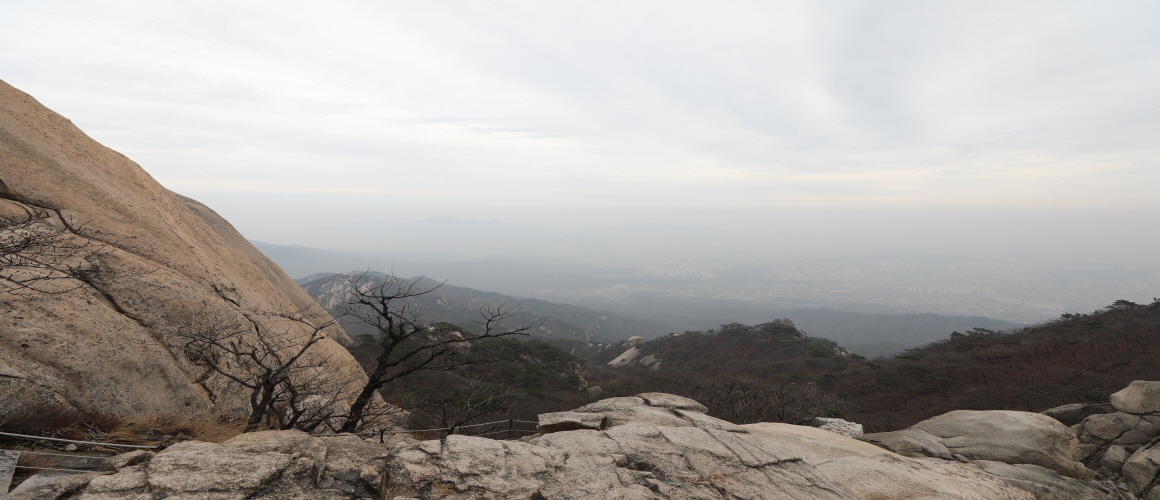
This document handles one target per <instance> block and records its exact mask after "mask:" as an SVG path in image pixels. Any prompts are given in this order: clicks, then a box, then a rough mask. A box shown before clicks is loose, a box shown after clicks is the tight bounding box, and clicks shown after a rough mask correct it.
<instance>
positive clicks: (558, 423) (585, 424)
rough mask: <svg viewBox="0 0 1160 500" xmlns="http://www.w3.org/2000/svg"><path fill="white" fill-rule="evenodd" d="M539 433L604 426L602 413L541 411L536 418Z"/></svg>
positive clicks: (597, 428) (600, 427) (598, 428)
mask: <svg viewBox="0 0 1160 500" xmlns="http://www.w3.org/2000/svg"><path fill="white" fill-rule="evenodd" d="M537 420H538V421H539V427H538V428H539V431H540V433H541V434H548V433H550V432H559V431H574V430H577V429H596V430H600V429H603V428H604V415H603V414H601V413H580V412H575V411H562V412H556V413H541V414H540V415H539V417H538V418H537Z"/></svg>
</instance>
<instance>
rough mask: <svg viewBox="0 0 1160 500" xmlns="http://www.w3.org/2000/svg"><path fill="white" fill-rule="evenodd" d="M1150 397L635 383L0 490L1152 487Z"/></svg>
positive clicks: (782, 492) (246, 444) (112, 467)
mask: <svg viewBox="0 0 1160 500" xmlns="http://www.w3.org/2000/svg"><path fill="white" fill-rule="evenodd" d="M1158 411H1160V382H1144V381H1137V382H1133V383H1132V385H1131V386H1129V387H1128V388H1126V389H1124V390H1123V391H1120V392H1118V393H1116V394H1115V395H1113V397H1112V405H1109V406H1107V407H1099V406H1090V405H1089V406H1083V405H1071V406H1067V407H1061V408H1057V409H1053V410H1049V411H1047V412H1044V414H1039V413H1028V412H1017V411H955V412H951V413H947V414H945V415H941V416H938V417H935V418H932V419H929V420H926V421H923V422H920V423H918V424H916V425H915V426H913V427H911V428H910V429H905V430H901V431H896V432H887V433H877V434H868V435H864V436H855V437H850V436H846V435H842V434H839V433H838V432H833V431H831V430H826V429H822V428H815V427H806V426H797V425H789V424H779V423H759V424H749V425H736V424H733V423H730V422H726V421H724V420H720V419H717V418H714V417H711V416H708V415H706V414H705V412H706V408H705V407H704V406H701V405H700V404H699V403H697V402H696V401H693V400H690V399H688V398H683V397H680V396H674V395H669V394H659V393H649V394H641V395H639V396H638V397H627V398H610V399H605V400H602V401H598V402H596V403H592V404H590V405H587V406H584V407H581V408H577V409H575V410H573V411H570V412H561V413H549V414H544V415H541V416H540V431H541V433H540V434H538V435H536V436H533V437H530V438H525V439H523V440H520V441H496V440H492V439H487V438H480V437H470V436H460V435H452V436H449V437H448V438H447V439H445V440H432V441H414V440H405V441H401V442H396V443H393V444H380V443H378V442H369V441H364V440H361V439H359V438H357V437H355V436H353V435H349V434H347V435H339V436H335V437H315V436H311V435H308V434H305V433H302V432H298V431H269V432H256V433H251V434H244V435H241V436H238V437H236V438H234V439H231V440H229V441H226V442H224V443H221V444H214V443H203V442H197V441H189V442H184V443H180V444H176V445H174V446H171V447H169V448H168V449H165V450H163V451H161V452H159V453H156V454H153V453H151V452H143V451H138V452H132V453H127V454H124V455H119V456H117V457H113V458H111V459H110V460H109V461H108V462H107V463H106V465H105V470H106V471H105V472H100V473H92V474H81V475H75V476H68V477H64V478H58V479H55V480H52V481H46V482H37V481H31V480H30V481H29V484H30V485H32V486H25V487H23V488H17V490H15V491H14V492H13V493H11V494H9V495H7V496H5V497H3V498H5V499H12V500H16V499H53V500H58V499H85V500H89V499H92V500H98V499H142V500H145V499H150V500H153V499H162V498H170V499H189V500H192V499H207V500H209V499H213V500H218V499H220V500H226V499H239V500H240V499H350V498H384V499H390V500H407V499H431V500H434V499H441V500H452V499H529V500H533V499H561V500H563V499H577V500H579V499H626V500H627V499H641V500H644V499H737V498H745V499H863V500H873V499H1054V500H1068V499H1077V500H1079V499H1084V500H1088V499H1136V498H1141V499H1160V490H1156V489H1153V486H1154V483H1155V482H1156V480H1157V475H1158V473H1160V460H1157V459H1156V458H1155V457H1157V456H1160V451H1158V450H1157V449H1156V446H1157V444H1158V443H1160V438H1158V437H1157V435H1158V434H1160V426H1157V425H1155V424H1156V423H1160V415H1157V412H1158ZM1068 420H1076V421H1077V422H1076V423H1075V425H1073V427H1068V426H1067V425H1065V424H1064V423H1063V421H1068ZM828 424H831V425H829V427H831V428H836V429H838V430H841V431H843V432H849V433H853V434H856V432H851V430H852V427H850V426H841V425H839V426H836V427H835V426H833V425H832V424H833V422H829V423H828ZM1077 430H1078V431H1079V435H1078V437H1077V433H1076V431H1077ZM1125 436H1126V437H1125ZM1085 464H1087V465H1085ZM1089 465H1091V467H1089Z"/></svg>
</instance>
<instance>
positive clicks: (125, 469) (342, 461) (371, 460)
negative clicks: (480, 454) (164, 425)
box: [5, 431, 389, 500]
mask: <svg viewBox="0 0 1160 500" xmlns="http://www.w3.org/2000/svg"><path fill="white" fill-rule="evenodd" d="M388 451H389V447H387V446H384V445H374V444H370V443H366V442H364V441H362V440H361V439H359V438H358V437H356V436H354V435H350V434H346V435H339V436H336V437H326V438H318V437H311V436H309V435H307V434H305V433H302V432H299V431H267V432H255V433H250V434H243V435H241V436H239V437H237V438H234V439H231V440H228V441H225V442H223V443H220V444H216V443H203V442H198V441H186V442H183V443H178V444H175V445H173V446H170V447H169V448H167V449H165V450H162V451H160V452H158V453H157V454H156V455H155V456H153V457H152V458H151V459H149V460H146V461H141V462H139V463H137V464H136V465H124V466H122V467H120V468H119V470H118V471H117V472H116V473H114V474H107V475H93V474H85V475H83V476H84V478H83V482H82V481H81V479H77V478H74V477H71V476H70V477H66V478H62V479H59V480H53V481H49V482H45V483H42V484H36V485H30V487H29V488H27V489H26V490H25V491H23V492H22V494H23V495H26V496H24V497H19V498H28V499H32V498H36V499H48V498H52V499H54V500H55V499H62V500H63V499H70V500H71V499H74V498H76V499H81V500H103V499H125V498H134V499H135V498H141V499H161V498H173V499H234V498H236V499H239V500H240V499H269V500H281V499H285V500H292V499H302V500H306V499H340V498H341V499H351V498H377V497H379V496H381V494H382V487H383V484H384V482H385V476H383V471H384V464H385V462H386V455H387V453H388ZM126 455H130V454H125V455H120V456H118V457H114V458H119V462H122V463H128V462H131V461H134V460H141V459H142V458H144V456H142V455H137V456H126ZM62 492H63V493H62ZM7 498H8V497H5V500H7Z"/></svg>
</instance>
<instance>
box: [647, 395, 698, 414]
mask: <svg viewBox="0 0 1160 500" xmlns="http://www.w3.org/2000/svg"><path fill="white" fill-rule="evenodd" d="M636 397H638V398H640V399H642V400H644V403H645V404H647V405H649V406H656V407H660V408H670V409H673V410H688V411H695V412H698V413H709V409H708V408H705V405H703V404H701V403H698V402H696V401H693V400H692V399H689V398H686V397H684V396H677V395H675V394H665V393H663V392H646V393H644V394H637V395H636Z"/></svg>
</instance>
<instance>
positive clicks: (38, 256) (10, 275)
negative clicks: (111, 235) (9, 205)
mask: <svg viewBox="0 0 1160 500" xmlns="http://www.w3.org/2000/svg"><path fill="white" fill-rule="evenodd" d="M20 208H22V209H23V210H24V212H25V213H24V214H23V215H9V216H0V293H9V294H20V293H34V294H55V293H65V292H69V291H72V290H76V289H78V288H81V287H83V286H84V285H85V284H89V285H92V286H97V285H99V284H102V283H107V282H109V281H111V280H112V279H113V278H114V276H115V275H116V274H117V273H116V272H115V271H114V270H113V269H111V268H109V267H107V266H102V265H100V264H99V262H98V261H99V257H100V256H101V255H103V254H105V253H108V252H109V251H110V248H109V246H108V245H106V244H104V243H100V242H96V241H93V240H91V239H88V238H84V237H81V236H77V235H76V234H73V232H71V231H69V230H66V229H64V228H62V227H58V225H57V224H54V221H53V218H52V215H51V213H50V212H49V211H48V210H44V209H40V208H35V207H29V206H27V205H23V204H21V205H20ZM55 222H57V223H59V222H60V221H55Z"/></svg>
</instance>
